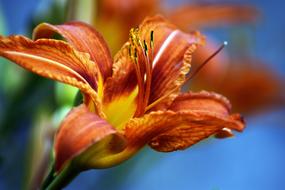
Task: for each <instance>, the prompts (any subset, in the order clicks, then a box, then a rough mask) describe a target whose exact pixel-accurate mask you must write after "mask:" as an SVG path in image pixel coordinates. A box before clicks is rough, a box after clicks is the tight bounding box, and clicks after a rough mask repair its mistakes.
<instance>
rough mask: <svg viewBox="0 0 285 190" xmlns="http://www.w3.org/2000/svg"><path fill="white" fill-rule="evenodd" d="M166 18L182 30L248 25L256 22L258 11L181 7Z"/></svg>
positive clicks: (234, 8)
mask: <svg viewBox="0 0 285 190" xmlns="http://www.w3.org/2000/svg"><path fill="white" fill-rule="evenodd" d="M165 14H166V15H168V16H167V18H168V19H169V20H170V21H171V22H173V23H175V24H176V25H177V26H179V27H181V28H182V29H184V30H191V29H193V28H201V27H209V26H213V25H214V26H216V25H223V24H231V23H233V24H235V23H242V22H246V23H250V22H254V21H256V19H257V17H258V14H259V13H258V11H257V10H256V9H255V8H254V7H250V6H244V5H233V4H228V5H227V4H225V5H210V4H209V5H207V4H202V5H186V6H185V5H183V6H181V7H178V8H176V9H175V10H173V11H172V12H168V13H165Z"/></svg>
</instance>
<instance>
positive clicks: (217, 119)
mask: <svg viewBox="0 0 285 190" xmlns="http://www.w3.org/2000/svg"><path fill="white" fill-rule="evenodd" d="M243 127H244V124H243V123H242V121H240V120H238V119H237V118H233V117H232V116H228V117H224V116H222V115H220V114H215V113H212V112H207V111H194V110H187V111H179V112H174V111H171V110H168V111H158V112H151V113H150V114H147V115H145V116H144V117H142V118H135V119H132V120H130V122H128V123H127V124H126V128H125V136H126V138H127V140H128V147H129V148H126V150H128V149H130V150H131V149H139V148H141V147H142V146H144V145H145V144H147V143H149V145H150V146H151V147H152V148H153V149H155V150H157V151H162V152H169V151H174V150H179V149H185V148H187V147H189V146H191V145H193V144H195V143H197V142H199V141H201V140H203V139H205V138H207V137H209V136H211V135H213V134H216V133H217V132H219V130H221V129H223V128H229V129H234V130H238V131H241V130H242V129H243Z"/></svg>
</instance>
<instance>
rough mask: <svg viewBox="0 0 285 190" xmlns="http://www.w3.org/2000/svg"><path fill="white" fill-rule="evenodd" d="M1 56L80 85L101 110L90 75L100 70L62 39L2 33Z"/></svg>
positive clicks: (43, 73) (51, 76)
mask: <svg viewBox="0 0 285 190" xmlns="http://www.w3.org/2000/svg"><path fill="white" fill-rule="evenodd" d="M0 55H1V56H3V57H5V58H7V59H9V60H11V61H14V62H15V63H17V64H18V65H20V66H21V67H23V68H25V69H27V70H29V71H31V72H34V73H36V74H38V75H41V76H43V77H46V78H50V79H53V80H57V81H60V82H63V83H66V84H69V85H72V86H75V87H77V88H79V89H80V90H81V91H82V92H84V93H85V97H86V99H90V97H91V99H92V100H93V102H94V103H95V106H96V111H98V114H100V113H101V111H100V105H99V104H100V103H99V100H98V96H97V93H96V92H95V91H94V89H93V88H92V87H93V86H95V84H96V80H95V78H91V77H90V76H94V73H93V72H95V73H96V72H97V73H98V72H99V71H98V70H96V66H95V64H94V63H93V62H92V61H91V60H90V56H89V55H88V54H86V53H81V52H78V51H76V50H75V49H73V48H72V47H71V46H70V45H68V44H67V43H65V42H63V41H59V40H52V39H39V40H36V41H32V40H30V39H28V38H26V37H24V36H10V37H2V36H0Z"/></svg>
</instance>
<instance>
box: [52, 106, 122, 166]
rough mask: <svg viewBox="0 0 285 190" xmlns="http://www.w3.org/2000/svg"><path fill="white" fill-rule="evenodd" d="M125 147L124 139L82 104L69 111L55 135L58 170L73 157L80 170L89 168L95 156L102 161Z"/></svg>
mask: <svg viewBox="0 0 285 190" xmlns="http://www.w3.org/2000/svg"><path fill="white" fill-rule="evenodd" d="M124 147H125V139H124V138H123V136H122V135H120V134H118V133H117V131H116V130H115V129H114V128H113V127H112V126H111V125H110V124H108V123H107V122H106V121H105V120H103V119H101V118H100V117H98V116H97V115H95V114H94V113H91V112H90V111H89V110H88V108H87V107H86V105H84V104H82V105H80V106H78V107H76V108H74V109H72V110H71V111H70V113H69V114H68V115H67V117H66V118H65V119H64V121H63V122H62V124H61V125H60V128H59V130H58V132H57V134H56V137H55V159H56V171H59V170H61V169H62V168H63V166H64V165H65V164H66V163H67V162H68V161H70V160H71V159H73V158H76V161H77V162H79V164H80V166H81V168H82V167H83V168H84V167H86V169H87V168H88V167H90V165H92V162H93V160H94V156H95V157H96V158H102V157H104V156H107V155H109V154H113V153H117V152H120V151H121V150H122V149H123V148H124ZM95 153H96V154H95ZM94 154H95V155H94Z"/></svg>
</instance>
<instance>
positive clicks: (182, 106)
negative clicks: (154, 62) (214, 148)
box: [150, 91, 244, 152]
mask: <svg viewBox="0 0 285 190" xmlns="http://www.w3.org/2000/svg"><path fill="white" fill-rule="evenodd" d="M169 109H170V110H172V111H175V112H177V113H178V114H179V113H180V112H186V113H187V112H188V113H192V114H193V117H195V118H196V119H200V120H202V121H201V123H199V122H196V123H190V124H186V123H184V124H183V125H180V126H177V127H175V128H173V129H172V130H170V131H167V132H166V133H164V134H162V135H159V136H157V137H155V138H154V139H152V141H151V143H150V146H151V147H152V148H154V149H156V150H158V151H163V152H168V151H173V150H177V149H184V148H187V147H189V146H191V145H193V144H195V143H196V142H198V141H200V140H202V139H204V138H207V137H209V136H210V135H216V137H218V138H225V137H231V136H233V133H232V132H231V130H232V129H234V130H237V131H241V130H242V129H243V128H244V122H243V119H242V118H241V116H240V115H239V114H232V115H230V109H231V105H230V103H229V101H228V100H227V99H226V98H225V97H223V96H221V95H219V94H216V93H213V92H211V93H209V92H206V91H202V92H199V93H193V92H189V93H185V94H181V95H180V96H178V97H177V98H176V99H175V100H174V101H173V103H172V105H171V106H170V107H169ZM210 117H212V121H210V120H209V118H210Z"/></svg>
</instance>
